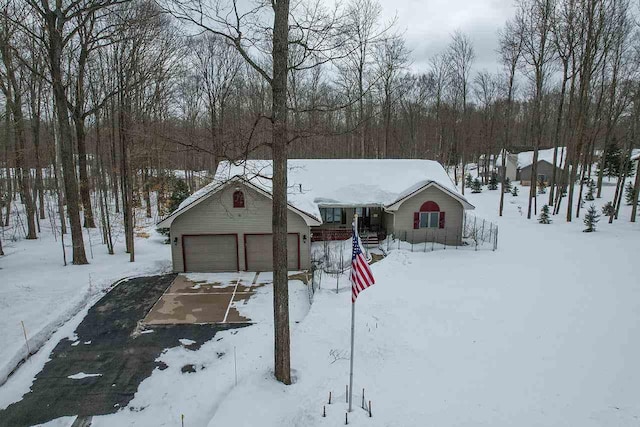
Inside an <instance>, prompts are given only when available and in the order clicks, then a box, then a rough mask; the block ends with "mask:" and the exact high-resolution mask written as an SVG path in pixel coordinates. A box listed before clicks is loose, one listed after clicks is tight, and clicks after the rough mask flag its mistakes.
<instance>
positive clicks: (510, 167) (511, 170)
mask: <svg viewBox="0 0 640 427" xmlns="http://www.w3.org/2000/svg"><path fill="white" fill-rule="evenodd" d="M504 153H506V156H507V157H506V160H505V169H506V174H505V177H506V178H509V180H510V181H516V180H517V178H518V155H517V154H513V153H509V152H508V151H506V150H503V151H502V152H501V153H500V154H498V156H497V158H496V171H497V172H496V175H497V176H498V179H502V156H503V154H504Z"/></svg>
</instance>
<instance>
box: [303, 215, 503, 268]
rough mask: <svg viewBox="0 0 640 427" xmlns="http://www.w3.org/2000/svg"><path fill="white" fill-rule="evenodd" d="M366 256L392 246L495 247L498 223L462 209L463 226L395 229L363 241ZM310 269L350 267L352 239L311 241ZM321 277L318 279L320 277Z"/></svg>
mask: <svg viewBox="0 0 640 427" xmlns="http://www.w3.org/2000/svg"><path fill="white" fill-rule="evenodd" d="M363 246H364V249H365V252H366V255H367V259H371V258H372V254H373V253H376V252H377V253H378V254H381V255H383V256H384V255H386V254H388V253H389V252H391V251H393V250H406V251H411V252H432V251H436V250H447V249H449V250H460V249H462V250H474V251H478V250H491V251H495V250H497V249H498V225H497V224H495V223H493V222H491V221H488V220H486V219H483V218H480V217H477V216H475V215H473V214H469V213H465V214H464V216H463V218H462V227H456V228H455V229H450V228H425V229H415V230H398V231H396V232H395V233H392V234H389V235H387V236H386V238H385V239H383V240H381V241H380V242H378V243H377V244H376V245H363ZM311 262H312V266H313V267H312V269H314V271H321V272H322V273H325V274H328V275H340V274H344V273H346V272H348V271H349V269H350V268H351V239H347V240H325V241H321V242H314V244H313V247H312V253H311ZM319 280H320V279H319Z"/></svg>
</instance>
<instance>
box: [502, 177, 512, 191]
mask: <svg viewBox="0 0 640 427" xmlns="http://www.w3.org/2000/svg"><path fill="white" fill-rule="evenodd" d="M511 187H512V185H511V180H510V179H509V177H506V178H505V179H504V184H503V185H502V188H503V190H504V192H505V193H511V189H512V188H511Z"/></svg>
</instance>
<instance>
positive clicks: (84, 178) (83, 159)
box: [73, 113, 96, 228]
mask: <svg viewBox="0 0 640 427" xmlns="http://www.w3.org/2000/svg"><path fill="white" fill-rule="evenodd" d="M73 121H74V123H75V128H76V140H77V144H78V171H79V173H78V175H79V177H80V200H81V201H82V208H83V209H84V226H85V227H86V228H95V227H96V222H95V219H94V218H93V208H92V207H91V190H90V186H89V174H88V173H87V144H86V139H87V138H86V132H85V129H84V118H82V116H81V115H80V114H78V113H76V114H74V118H73Z"/></svg>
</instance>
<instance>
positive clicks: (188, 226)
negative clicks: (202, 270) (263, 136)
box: [171, 183, 311, 272]
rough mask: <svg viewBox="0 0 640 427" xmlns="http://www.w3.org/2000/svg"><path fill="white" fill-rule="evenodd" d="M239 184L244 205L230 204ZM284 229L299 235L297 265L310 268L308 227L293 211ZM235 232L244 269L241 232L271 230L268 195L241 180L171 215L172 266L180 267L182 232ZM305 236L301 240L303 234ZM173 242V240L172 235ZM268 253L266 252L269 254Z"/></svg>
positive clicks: (266, 231)
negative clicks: (305, 237)
mask: <svg viewBox="0 0 640 427" xmlns="http://www.w3.org/2000/svg"><path fill="white" fill-rule="evenodd" d="M236 188H241V189H242V191H243V192H244V199H245V207H244V208H234V207H233V192H234V191H235V190H236ZM287 216H288V217H287V227H288V230H287V232H288V233H298V234H299V235H300V267H301V268H302V269H308V268H310V265H311V262H310V258H311V256H310V244H311V239H310V231H309V226H308V225H307V224H306V223H305V221H304V219H303V218H302V217H301V216H300V215H299V214H298V213H296V212H293V211H291V210H290V211H289V212H288V215H287ZM228 233H237V234H238V255H239V265H240V270H246V266H245V256H244V254H245V248H244V233H248V234H252V233H253V234H256V233H271V199H270V198H268V197H266V196H264V195H262V194H260V193H258V192H257V191H255V190H253V189H251V188H248V187H246V186H244V185H242V184H239V183H235V184H230V185H229V186H227V187H226V188H224V189H223V190H221V191H219V192H217V193H215V194H212V195H210V196H209V197H208V198H207V199H206V200H203V201H202V202H200V203H199V204H198V205H196V206H194V207H192V208H191V209H189V210H187V211H186V212H184V213H183V214H182V215H179V216H178V217H177V218H176V219H174V221H173V223H172V224H171V255H172V259H173V270H174V271H176V272H181V271H184V265H183V261H182V259H183V258H182V235H184V234H228ZM304 235H306V236H307V239H306V240H307V241H306V242H304V239H303V236H304ZM175 238H177V239H178V240H177V242H176V243H174V241H173V240H174V239H175ZM269 256H270V255H269Z"/></svg>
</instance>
